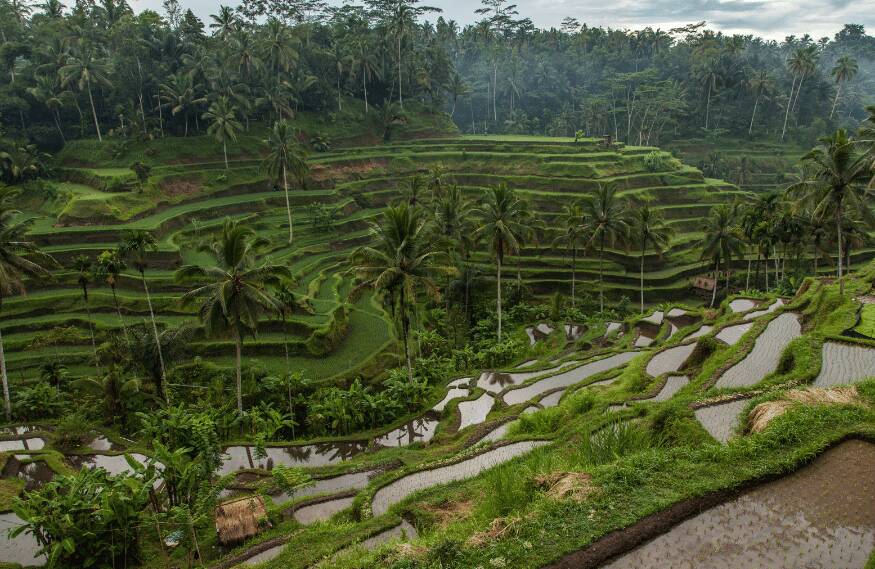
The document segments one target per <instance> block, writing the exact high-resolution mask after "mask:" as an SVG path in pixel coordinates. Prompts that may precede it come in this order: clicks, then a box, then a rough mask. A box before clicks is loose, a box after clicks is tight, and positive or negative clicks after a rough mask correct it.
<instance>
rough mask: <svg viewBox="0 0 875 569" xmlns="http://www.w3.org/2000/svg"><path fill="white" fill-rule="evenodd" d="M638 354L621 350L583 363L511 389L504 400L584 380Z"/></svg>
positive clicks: (517, 400) (524, 397)
mask: <svg viewBox="0 0 875 569" xmlns="http://www.w3.org/2000/svg"><path fill="white" fill-rule="evenodd" d="M637 355H638V352H622V353H619V354H614V355H612V356H609V357H607V358H603V359H601V360H597V361H594V362H590V363H588V364H584V365H582V366H580V367H577V368H574V369H571V370H568V371H566V372H564V373H560V374H558V375H554V376H552V377H548V378H546V379H542V380H541V381H538V382H535V383H533V384H531V385H527V386H526V387H522V388H520V389H513V390H511V391H508V392H507V393H505V394H504V401H505V402H506V403H507V404H508V405H516V404H517V403H522V402H523V401H528V400H530V399H533V398H535V397H537V396H538V395H540V394H542V393H545V392H547V391H550V390H551V389H556V388H559V387H570V386H572V385H574V384H576V383H580V382H581V381H584V380H585V379H587V378H588V377H590V376H593V375H595V374H597V373H601V372H603V371H607V370H609V369H613V368H615V367H619V366H621V365H624V364H626V363H628V362H629V360H631V359H632V358H634V357H635V356H637Z"/></svg>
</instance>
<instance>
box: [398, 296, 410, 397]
mask: <svg viewBox="0 0 875 569" xmlns="http://www.w3.org/2000/svg"><path fill="white" fill-rule="evenodd" d="M406 302H407V298H406V297H405V295H404V290H403V288H402V291H401V306H400V307H399V309H400V310H401V341H402V342H403V343H404V360H405V361H406V362H407V381H409V382H410V383H413V360H412V358H411V356H410V318H409V317H408V316H407V304H406Z"/></svg>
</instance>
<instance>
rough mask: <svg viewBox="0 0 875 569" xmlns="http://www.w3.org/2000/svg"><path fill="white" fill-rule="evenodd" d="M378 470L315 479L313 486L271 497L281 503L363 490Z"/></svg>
mask: <svg viewBox="0 0 875 569" xmlns="http://www.w3.org/2000/svg"><path fill="white" fill-rule="evenodd" d="M378 472H379V471H378V470H367V471H364V472H351V473H349V474H341V475H340V476H333V477H331V478H322V479H320V480H314V481H313V484H312V485H311V486H307V487H306V488H301V489H300V490H298V491H297V492H294V493H292V494H289V493H288V492H283V493H281V494H277V495H276V496H271V499H272V500H273V503H274V504H276V505H280V504H285V503H286V502H288V501H289V500H291V499H292V498H295V499H299V498H305V497H307V496H316V495H319V494H332V493H336V492H343V491H344V490H361V489H362V488H364V487H366V486H367V485H368V482H370V480H371V478H372V477H373V476H375V475H376V474H377V473H378Z"/></svg>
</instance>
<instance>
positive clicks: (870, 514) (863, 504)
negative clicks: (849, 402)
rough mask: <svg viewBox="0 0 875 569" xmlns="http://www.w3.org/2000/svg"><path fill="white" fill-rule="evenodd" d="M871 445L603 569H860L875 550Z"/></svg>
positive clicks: (821, 463)
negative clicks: (645, 568)
mask: <svg viewBox="0 0 875 569" xmlns="http://www.w3.org/2000/svg"><path fill="white" fill-rule="evenodd" d="M872 472H875V445H872V444H869V443H864V442H860V441H848V442H845V443H842V444H841V445H839V446H838V447H836V448H833V449H831V450H828V451H827V452H826V453H824V454H823V455H822V456H821V457H820V458H818V459H817V460H815V461H814V463H812V464H811V465H809V466H806V467H804V468H802V469H801V470H799V471H797V472H795V473H794V474H791V475H789V476H787V477H785V478H783V479H781V480H777V481H775V482H770V483H768V484H764V485H763V486H760V487H758V488H756V489H755V490H752V491H751V492H748V493H746V494H744V495H743V496H741V497H739V498H737V499H735V500H733V501H731V502H728V503H726V504H722V505H720V506H717V507H715V508H711V509H710V510H707V511H705V512H703V513H701V514H699V515H697V516H696V517H694V518H691V519H689V520H687V521H685V522H683V523H681V524H679V525H677V526H675V527H674V528H673V529H672V530H671V531H669V532H668V533H666V534H663V535H662V536H660V537H657V538H656V539H654V540H652V541H650V542H649V543H647V544H645V545H643V546H641V547H639V548H637V549H634V550H632V551H631V552H629V553H627V554H625V555H623V556H622V557H620V558H618V559H616V560H614V561H613V562H612V563H610V564H608V565H607V566H606V567H607V568H610V569H625V568H630V569H631V568H639V567H649V568H666V569H668V568H671V569H684V568H689V569H693V568H700V567H707V568H709V569H710V568H715V569H716V568H727V569H730V568H731V569H760V568H766V567H767V568H769V569H796V568H805V569H862V568H863V567H864V566H865V565H866V560H867V559H868V557H869V554H870V553H871V551H872V549H873V547H875V507H873V504H875V477H873V476H872Z"/></svg>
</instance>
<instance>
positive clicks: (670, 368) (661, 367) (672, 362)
mask: <svg viewBox="0 0 875 569" xmlns="http://www.w3.org/2000/svg"><path fill="white" fill-rule="evenodd" d="M695 347H696V343H695V342H691V343H689V344H682V345H680V346H675V347H674V348H669V349H667V350H663V351H661V352H659V353H658V354H656V355H655V356H653V358H651V360H650V361H649V362H647V373H649V374H650V375H652V376H653V377H657V376H660V375H662V374H664V373H673V372H676V371H677V370H679V369H681V366H682V365H684V362H685V361H687V358H688V357H690V354H692V353H693V349H695Z"/></svg>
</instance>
